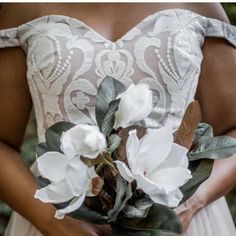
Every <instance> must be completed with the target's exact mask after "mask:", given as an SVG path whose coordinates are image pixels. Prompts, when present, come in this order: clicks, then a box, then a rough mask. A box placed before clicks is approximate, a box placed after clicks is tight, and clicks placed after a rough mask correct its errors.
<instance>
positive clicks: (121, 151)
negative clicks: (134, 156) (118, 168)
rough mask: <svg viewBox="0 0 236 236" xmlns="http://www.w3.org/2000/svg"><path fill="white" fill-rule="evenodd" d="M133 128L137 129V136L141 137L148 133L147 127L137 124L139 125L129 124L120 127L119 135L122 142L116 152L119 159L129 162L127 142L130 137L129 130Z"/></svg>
mask: <svg viewBox="0 0 236 236" xmlns="http://www.w3.org/2000/svg"><path fill="white" fill-rule="evenodd" d="M132 129H136V130H137V136H138V138H139V139H141V138H142V137H143V136H144V135H145V134H146V128H145V127H141V126H137V125H132V126H129V127H127V128H125V129H120V130H119V133H118V135H119V137H120V138H121V143H120V146H119V148H118V149H117V150H116V152H115V154H116V157H117V159H118V160H120V161H123V162H125V163H126V164H127V156H126V143H127V139H128V137H129V131H130V130H132Z"/></svg>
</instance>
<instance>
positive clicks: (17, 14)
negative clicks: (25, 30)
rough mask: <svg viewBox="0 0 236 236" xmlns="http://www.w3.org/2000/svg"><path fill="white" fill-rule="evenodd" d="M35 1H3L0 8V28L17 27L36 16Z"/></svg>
mask: <svg viewBox="0 0 236 236" xmlns="http://www.w3.org/2000/svg"><path fill="white" fill-rule="evenodd" d="M38 12H39V8H38V4H37V3H3V4H2V7H1V10H0V29H4V28H11V27H17V26H19V25H21V24H24V23H25V22H27V21H30V20H31V19H33V18H36V17H37V16H38Z"/></svg>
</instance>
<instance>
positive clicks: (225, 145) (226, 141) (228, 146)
mask: <svg viewBox="0 0 236 236" xmlns="http://www.w3.org/2000/svg"><path fill="white" fill-rule="evenodd" d="M234 153H236V139H235V138H232V137H230V136H227V135H222V136H216V137H206V136H203V137H200V138H199V139H198V143H197V145H196V147H195V148H194V149H192V150H191V151H190V152H189V153H188V154H187V155H188V157H189V160H190V161H193V160H198V159H204V158H208V159H214V160H215V159H223V158H226V157H229V156H232V155H233V154H234Z"/></svg>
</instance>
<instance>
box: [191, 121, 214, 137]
mask: <svg viewBox="0 0 236 236" xmlns="http://www.w3.org/2000/svg"><path fill="white" fill-rule="evenodd" d="M203 136H206V137H213V128H212V126H210V125H209V124H207V123H199V125H198V127H197V129H196V131H195V137H194V139H195V140H197V139H199V138H200V137H203Z"/></svg>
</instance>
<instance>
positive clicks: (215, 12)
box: [190, 2, 229, 22]
mask: <svg viewBox="0 0 236 236" xmlns="http://www.w3.org/2000/svg"><path fill="white" fill-rule="evenodd" d="M190 7H191V8H192V10H193V11H195V12H196V13H198V14H201V15H203V16H206V17H210V18H214V19H218V20H222V21H226V22H229V18H228V16H227V14H226V12H225V10H224V8H223V6H222V5H221V4H220V3H218V2H213V3H191V6H190Z"/></svg>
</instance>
